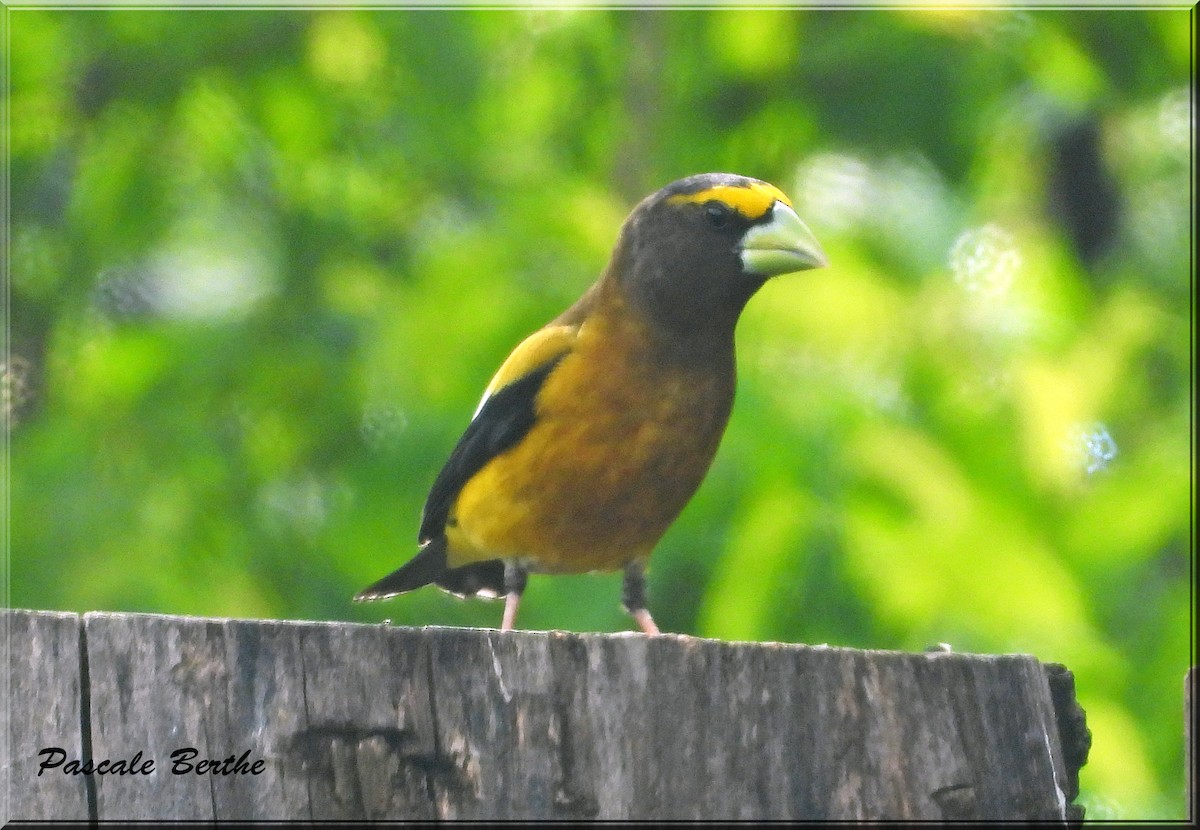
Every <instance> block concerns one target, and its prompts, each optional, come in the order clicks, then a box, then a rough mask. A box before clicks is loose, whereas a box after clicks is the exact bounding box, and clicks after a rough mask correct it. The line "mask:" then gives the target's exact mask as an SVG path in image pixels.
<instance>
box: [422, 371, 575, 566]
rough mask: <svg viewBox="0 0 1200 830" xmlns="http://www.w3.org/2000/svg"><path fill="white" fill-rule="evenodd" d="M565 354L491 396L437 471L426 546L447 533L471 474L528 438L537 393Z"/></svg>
mask: <svg viewBox="0 0 1200 830" xmlns="http://www.w3.org/2000/svg"><path fill="white" fill-rule="evenodd" d="M565 356H566V353H565V352H564V353H563V354H560V355H558V356H557V357H555V358H553V359H552V360H548V361H546V362H545V363H543V364H542V365H541V366H539V367H538V368H536V369H534V370H533V371H532V372H530V373H529V374H527V375H522V376H521V377H520V378H518V379H517V380H515V381H513V382H512V383H510V384H508V385H507V386H505V387H502V388H501V389H498V390H496V391H495V392H494V393H492V395H491V397H489V398H488V399H487V400H486V401H484V404H483V407H482V408H481V409H480V410H479V414H477V415H476V416H475V418H474V419H473V420H472V421H471V423H470V425H469V426H468V427H467V431H466V432H464V433H463V434H462V437H461V438H459V439H458V444H457V445H455V447H454V451H453V452H451V453H450V458H449V459H447V461H446V464H445V466H444V467H442V471H441V472H440V473H438V477H437V478H436V479H435V480H434V482H433V487H432V488H431V489H430V491H429V497H428V498H427V499H426V500H425V508H424V510H422V511H421V529H420V531H419V532H418V534H417V541H418V542H419V543H421V544H425V543H426V542H428V541H429V540H430V539H434V538H436V537H438V536H441V535H442V534H443V533H444V532H445V528H446V521H447V520H448V519H449V516H450V506H451V505H452V504H454V500H455V499H456V498H457V497H458V493H459V491H460V490H462V488H463V485H464V484H466V483H467V482H468V481H469V480H470V479H471V476H473V475H475V474H476V473H477V472H479V471H480V470H482V469H483V467H484V465H486V464H487V463H488V462H489V461H491V460H492V459H493V458H495V457H496V456H497V455H499V454H500V453H502V452H504V451H505V450H508V449H511V448H512V447H513V446H515V445H516V443H517V442H518V441H520V440H521V439H522V438H524V437H525V435H526V434H527V433H528V432H529V430H530V428H531V427H532V426H533V423H534V420H535V419H536V413H535V411H534V407H535V402H536V399H537V394H538V390H540V389H541V388H542V384H543V383H545V381H546V378H547V377H549V376H550V373H551V372H552V371H554V367H555V366H557V365H558V362H559V361H560V360H562V359H563V358H564V357H565Z"/></svg>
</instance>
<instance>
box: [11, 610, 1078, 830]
mask: <svg viewBox="0 0 1200 830" xmlns="http://www.w3.org/2000/svg"><path fill="white" fill-rule="evenodd" d="M5 619H6V621H7V625H8V626H9V628H10V632H11V657H10V662H11V666H12V677H13V681H12V707H11V708H12V713H13V716H12V722H11V724H10V729H11V733H10V734H11V739H12V740H11V747H10V751H11V759H10V768H9V771H10V773H11V790H12V792H13V793H14V797H13V800H12V803H11V804H10V808H11V812H10V816H11V818H13V819H41V818H78V819H92V820H96V819H99V820H102V821H104V820H128V819H164V818H170V819H177V820H178V819H187V820H202V821H209V820H219V819H243V820H244V819H273V820H280V819H302V820H322V819H487V818H548V819H586V818H594V819H621V818H661V819H868V818H884V819H901V818H910V819H970V818H989V819H1070V818H1077V817H1078V815H1077V811H1076V809H1075V808H1074V807H1073V805H1072V804H1071V801H1072V799H1073V798H1074V797H1075V795H1076V791H1077V781H1078V778H1077V773H1078V767H1079V765H1081V764H1082V763H1083V761H1084V759H1085V758H1086V752H1087V745H1088V740H1087V730H1086V727H1085V726H1084V725H1083V721H1082V712H1081V711H1080V710H1079V709H1078V706H1077V705H1076V704H1075V701H1074V695H1073V687H1072V685H1071V681H1070V674H1069V672H1066V671H1065V669H1062V667H1055V666H1047V665H1044V664H1042V663H1039V662H1038V661H1037V660H1035V659H1034V658H1032V657H1028V656H1021V655H1011V656H979V655H967V654H950V653H929V654H905V653H898V652H880V651H870V652H865V651H855V650H850V649H839V648H812V647H806V646H796V645H780V644H772V643H763V644H749V643H723V642H716V641H711V640H700V639H695V638H691V637H680V636H673V635H666V636H662V637H657V638H653V639H648V638H646V637H643V636H642V635H577V634H565V633H560V632H552V633H538V632H514V633H505V634H501V633H499V632H497V631H491V630H475V629H447V628H424V629H413V628H396V627H388V626H366V625H355V624H344V623H297V622H274V621H260V620H213V619H196V618H184V617H163V616H152V615H135V614H108V613H93V614H87V615H85V616H84V617H83V618H82V619H80V618H78V617H74V616H72V615H62V614H47V613H40V612H28V611H12V612H5ZM81 644H82V648H83V653H82V654H80V653H79V648H80V646H81ZM81 666H83V667H84V669H83V674H82V676H81V670H80V667H81ZM81 701H82V704H81ZM1063 730H1065V734H1064V732H1063ZM89 745H90V757H91V758H93V759H95V760H96V761H97V762H98V761H99V760H101V759H104V758H108V759H129V758H132V757H133V756H134V754H135V753H137V752H138V751H140V752H141V753H142V757H143V758H149V759H153V760H154V771H153V773H152V774H150V775H117V774H105V775H95V776H91V779H92V780H94V791H93V792H92V793H91V794H90V796H89V793H88V791H87V790H86V789H85V787H84V781H85V780H86V779H87V778H88V777H87V776H83V775H68V774H65V773H64V772H63V771H62V770H63V768H61V767H60V768H56V769H51V770H46V771H45V772H44V773H43V775H42V776H40V777H38V776H37V772H38V764H39V761H40V760H41V759H40V758H39V755H38V752H39V750H40V749H42V748H43V747H47V746H60V747H63V748H64V749H66V750H67V751H68V752H69V753H70V754H71V758H72V759H78V758H79V757H80V756H79V755H78V754H76V753H79V752H84V753H87V752H88V751H89ZM187 747H192V748H195V749H196V750H198V752H199V755H198V758H197V759H195V760H199V759H202V758H212V759H216V760H224V759H227V758H229V757H230V756H234V758H237V757H240V756H241V755H242V753H244V752H246V751H247V750H248V751H249V756H248V757H247V759H246V762H245V764H246V765H248V764H250V763H253V762H254V761H256V760H261V761H262V765H261V769H262V771H261V773H260V774H257V775H255V774H248V773H247V774H228V775H211V774H204V775H197V774H195V773H194V772H193V773H187V774H174V773H173V772H172V761H171V754H172V753H173V752H175V751H177V750H179V749H181V748H187ZM232 766H233V764H232V763H229V764H227V765H226V767H227V768H229V767H232Z"/></svg>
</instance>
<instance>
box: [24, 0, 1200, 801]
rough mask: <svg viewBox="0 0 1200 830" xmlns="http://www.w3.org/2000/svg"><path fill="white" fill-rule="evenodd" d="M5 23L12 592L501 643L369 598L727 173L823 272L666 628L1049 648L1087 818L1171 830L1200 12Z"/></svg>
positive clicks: (743, 348)
mask: <svg viewBox="0 0 1200 830" xmlns="http://www.w3.org/2000/svg"><path fill="white" fill-rule="evenodd" d="M5 11H6V23H7V26H8V35H9V38H10V52H11V55H10V58H11V77H10V78H9V84H10V85H9V92H10V98H9V106H10V117H11V121H10V125H9V126H10V133H9V135H8V142H9V143H8V149H9V153H10V161H11V167H10V173H11V222H10V227H9V233H10V237H9V246H10V247H9V263H8V264H9V268H10V271H9V278H10V292H9V294H10V296H9V297H8V298H7V299H8V300H10V301H11V306H10V308H9V309H8V311H9V315H10V320H9V322H10V332H11V335H10V336H11V350H10V352H9V353H8V354H7V355H6V357H5V363H4V396H5V397H4V404H5V414H6V417H8V418H10V420H11V424H10V427H11V477H10V486H11V489H10V500H11V560H10V563H9V568H10V570H9V577H10V595H9V597H8V599H9V601H10V602H11V603H12V604H14V605H16V606H20V607H34V608H46V609H70V610H75V611H88V610H95V609H113V610H128V611H150V612H164V613H179V614H199V615H229V616H238V617H285V618H304V619H340V620H360V621H378V620H382V619H384V618H390V619H391V620H392V621H393V622H394V623H396V624H404V625H422V624H449V625H482V626H490V625H496V624H497V622H498V619H499V613H500V609H499V607H498V606H497V605H493V604H488V603H481V602H470V603H467V602H460V601H457V600H454V599H453V598H450V597H446V596H444V595H442V594H440V593H439V592H437V591H434V590H432V589H430V590H426V591H422V592H418V593H416V594H412V595H409V596H406V597H403V598H400V599H397V600H394V601H391V602H389V603H385V604H374V605H368V606H355V605H352V604H350V602H349V597H350V596H351V595H352V594H353V593H354V591H355V590H357V589H358V588H360V587H362V586H363V585H365V584H367V583H368V582H370V581H372V580H374V579H376V578H378V577H379V576H382V575H383V574H384V573H385V572H387V571H389V570H391V569H392V568H393V567H395V566H398V565H399V564H401V563H402V562H403V561H404V560H406V559H407V558H408V557H409V556H410V555H411V554H412V553H413V552H414V547H415V538H414V537H415V532H416V525H417V521H418V517H419V512H420V509H421V504H422V502H423V500H424V496H425V492H426V489H427V488H428V486H429V485H430V483H431V482H432V480H433V477H434V475H435V474H436V472H437V470H438V467H439V465H440V464H441V462H442V461H443V460H444V458H445V456H446V454H447V453H448V451H449V449H450V448H451V446H452V445H453V443H454V441H455V440H456V438H457V436H458V434H459V432H460V431H461V430H462V428H463V427H464V426H465V424H466V422H467V420H468V419H469V416H470V413H471V412H472V411H473V409H474V406H475V404H476V402H477V400H478V396H479V395H480V393H481V391H482V389H483V387H484V386H485V384H486V383H487V380H488V378H489V377H490V375H491V373H492V371H493V370H494V369H495V368H496V367H497V366H498V364H499V362H500V360H501V359H502V358H503V357H504V356H505V355H506V354H507V352H508V350H509V349H510V348H511V347H512V346H513V345H514V344H515V343H517V342H518V341H519V340H520V339H521V338H522V337H523V336H524V335H525V334H526V333H528V332H529V331H531V330H533V329H534V328H536V327H537V326H539V325H541V324H542V323H543V322H545V321H546V320H547V319H549V318H550V317H552V316H554V315H555V314H557V313H558V312H559V311H560V310H561V309H562V308H564V307H565V306H566V305H568V304H569V303H570V302H571V301H572V300H574V298H575V297H576V296H577V295H578V294H579V293H580V292H581V291H582V290H583V289H584V288H585V287H586V286H587V285H588V284H589V283H590V281H591V280H592V279H593V278H594V277H595V275H596V274H597V273H598V272H599V271H600V269H601V268H602V267H603V265H604V263H605V261H606V257H607V254H608V252H609V250H610V247H611V245H612V243H613V241H614V239H615V236H616V232H617V228H618V226H619V224H620V222H621V220H622V218H623V217H624V216H625V214H626V213H627V211H628V210H629V208H630V207H631V206H632V205H633V203H634V202H635V201H636V200H637V199H639V198H640V197H641V196H643V195H645V194H646V193H649V192H651V191H652V190H654V189H657V188H658V187H660V186H661V185H663V184H665V183H667V182H668V181H671V180H673V179H675V178H678V177H680V176H683V175H686V174H689V173H693V172H701V171H705V170H732V171H736V172H741V173H746V174H749V175H754V176H757V177H760V178H765V179H768V180H770V181H773V182H775V183H776V184H778V185H779V186H780V187H782V188H783V189H784V190H785V191H787V192H789V193H790V194H791V195H792V196H793V198H794V200H795V201H796V203H797V207H798V210H799V212H800V214H801V216H802V217H803V218H804V219H805V220H806V221H807V222H808V224H809V225H810V226H811V227H812V228H813V230H814V232H815V233H816V234H817V236H818V238H820V239H821V240H822V242H823V244H824V245H825V247H826V250H827V251H828V253H829V255H830V258H831V260H832V265H831V267H829V268H828V269H824V270H822V271H817V272H812V273H809V274H806V275H801V276H793V277H785V278H781V279H778V280H775V281H773V282H772V283H771V284H770V285H768V286H767V287H766V288H765V289H764V291H763V292H762V293H761V295H760V296H759V297H757V298H755V300H754V301H753V302H752V303H751V305H750V307H749V309H748V310H747V313H746V316H745V317H744V318H743V321H742V325H741V327H740V330H739V351H740V377H739V389H738V396H739V397H738V401H737V404H736V406H735V411H734V416H733V420H732V424H731V426H730V428H729V431H728V433H727V435H726V437H725V441H724V443H723V445H722V447H721V451H720V453H719V455H718V458H717V460H716V462H715V465H714V467H713V469H712V471H711V473H710V475H709V477H708V479H707V480H706V482H705V484H704V485H703V487H702V489H701V491H700V492H699V494H698V495H697V496H696V498H695V499H694V501H693V503H692V504H691V505H690V506H689V507H688V509H687V510H686V512H685V513H684V515H683V516H682V518H681V519H680V520H679V522H678V523H677V524H676V526H675V527H674V528H673V529H672V530H671V531H670V532H669V534H668V535H667V537H666V539H665V540H664V541H663V543H662V544H661V546H660V548H659V550H658V551H657V553H656V555H655V559H654V561H653V569H652V572H651V597H652V608H653V609H654V611H655V615H656V618H657V619H658V620H659V621H660V623H661V624H662V626H663V627H664V629H666V630H670V631H678V632H686V633H691V634H696V635H701V636H707V637H719V638H729V639H733V638H744V639H752V640H768V639H771V640H783V641H789V642H804V643H821V642H829V643H832V644H836V645H845V646H855V647H864V648H894V649H916V650H919V649H921V648H923V647H925V646H927V645H930V644H932V643H935V642H940V641H944V642H948V643H950V644H952V645H953V646H954V648H955V649H956V650H959V651H975V652H1029V653H1033V654H1036V655H1037V656H1038V657H1040V658H1042V659H1044V660H1048V661H1059V662H1062V663H1065V664H1066V665H1067V666H1068V667H1070V668H1071V669H1072V670H1073V671H1074V672H1075V674H1076V678H1077V684H1078V692H1079V698H1080V700H1081V702H1082V704H1083V706H1084V707H1085V708H1086V710H1087V713H1088V718H1089V724H1090V726H1091V728H1092V730H1093V733H1094V747H1093V751H1092V756H1091V761H1090V763H1089V764H1088V766H1087V767H1086V768H1085V769H1084V772H1083V787H1084V794H1083V798H1082V800H1083V802H1084V803H1085V804H1086V805H1087V807H1088V810H1089V816H1090V817H1093V818H1117V817H1120V818H1145V817H1181V816H1182V815H1183V810H1184V808H1183V772H1182V769H1183V753H1182V729H1181V718H1182V708H1183V700H1182V678H1183V674H1184V671H1185V669H1186V667H1187V666H1188V665H1189V663H1190V662H1191V661H1192V660H1193V651H1192V648H1193V646H1192V642H1191V635H1190V631H1191V610H1192V606H1191V594H1190V590H1189V586H1190V574H1191V567H1192V558H1191V553H1192V548H1191V529H1190V507H1191V501H1190V495H1191V489H1190V488H1191V472H1190V458H1191V454H1190V453H1191V444H1190V439H1191V431H1190V424H1191V409H1190V403H1191V393H1192V389H1193V385H1192V374H1191V372H1192V363H1191V339H1190V338H1191V315H1190V311H1189V309H1190V295H1191V290H1192V279H1193V274H1194V272H1193V271H1192V264H1191V263H1192V260H1191V253H1192V248H1191V241H1190V237H1189V230H1188V228H1189V210H1190V208H1191V203H1190V195H1189V194H1190V193H1191V181H1190V179H1189V175H1190V174H1189V162H1190V139H1191V121H1190V116H1189V102H1190V101H1191V88H1190V85H1189V84H1190V82H1189V78H1190V72H1189V62H1190V60H1191V54H1190V34H1191V26H1192V25H1193V23H1192V21H1193V18H1192V12H1191V11H1190V10H1181V11H1164V10H1158V11H963V10H959V11H940V12H930V11H916V10H912V11H892V12H884V11H844V12H833V11H815V10H814V11H805V10H799V11H797V10H790V11H750V10H714V11H703V12H701V11H658V12H656V11H637V12H633V11H603V10H591V11H584V10H577V11H568V10H551V9H546V10H538V11H515V10H509V11H498V10H496V11H387V12H385V11H379V12H367V11H319V10H312V11H184V10H177V11H132V10H126V11H117V10H107V11H90V10H89V11H80V10H76V11H69V10H58V11H54V10H43V11H36V10H28V11H22V10H11V9H6V10H5ZM1088 436H1090V439H1091V445H1090V449H1089V447H1088V444H1087V443H1086V441H1085V440H1084V438H1086V437H1088ZM1089 468H1090V470H1091V471H1090V472H1089ZM618 596H619V577H618V576H616V575H588V576H580V577H555V578H551V577H536V576H535V577H534V578H533V579H532V581H531V585H530V590H529V591H528V593H527V594H526V600H525V602H524V604H523V606H522V619H521V622H522V624H523V626H525V627H529V628H567V629H572V630H597V631H614V630H621V629H625V628H627V627H628V626H629V623H628V620H627V619H626V618H625V616H624V615H623V613H622V612H621V611H620V609H619V607H618Z"/></svg>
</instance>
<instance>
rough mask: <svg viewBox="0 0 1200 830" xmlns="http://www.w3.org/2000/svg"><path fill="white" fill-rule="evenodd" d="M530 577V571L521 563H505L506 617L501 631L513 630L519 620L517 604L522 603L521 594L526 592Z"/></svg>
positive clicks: (501, 624) (501, 625)
mask: <svg viewBox="0 0 1200 830" xmlns="http://www.w3.org/2000/svg"><path fill="white" fill-rule="evenodd" d="M528 579H529V574H528V572H527V571H526V570H525V569H524V568H522V567H521V566H520V565H518V564H517V563H515V562H505V563H504V619H503V621H502V622H501V623H500V630H501V631H512V628H513V625H514V624H515V623H516V621H517V606H518V605H520V604H521V594H522V593H524V592H525V583H526V582H527V581H528Z"/></svg>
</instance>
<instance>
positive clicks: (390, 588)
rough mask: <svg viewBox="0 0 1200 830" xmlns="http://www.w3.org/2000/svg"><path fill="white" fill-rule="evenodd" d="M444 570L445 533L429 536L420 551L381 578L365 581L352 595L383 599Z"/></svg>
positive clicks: (426, 581)
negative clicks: (364, 584) (365, 585)
mask: <svg viewBox="0 0 1200 830" xmlns="http://www.w3.org/2000/svg"><path fill="white" fill-rule="evenodd" d="M445 573H446V537H445V536H438V537H435V538H433V539H430V540H429V541H428V542H426V543H425V544H424V545H423V546H422V547H421V550H420V552H419V553H418V554H417V555H416V556H414V557H413V558H412V559H410V560H408V562H407V563H405V564H404V565H403V566H402V567H401V568H399V569H398V570H395V571H392V572H391V573H390V574H388V575H387V576H385V577H384V578H383V579H381V580H379V581H378V582H376V583H374V584H373V585H368V586H367V587H366V588H363V589H362V590H361V591H359V592H358V593H357V594H355V595H354V601H355V602H364V601H366V600H372V599H387V598H388V597H394V596H396V594H403V593H405V592H406V591H412V590H414V589H416V588H420V587H421V586H422V585H428V584H429V583H430V582H434V581H436V580H438V579H440V578H441V577H442V576H443V575H444V574H445Z"/></svg>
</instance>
